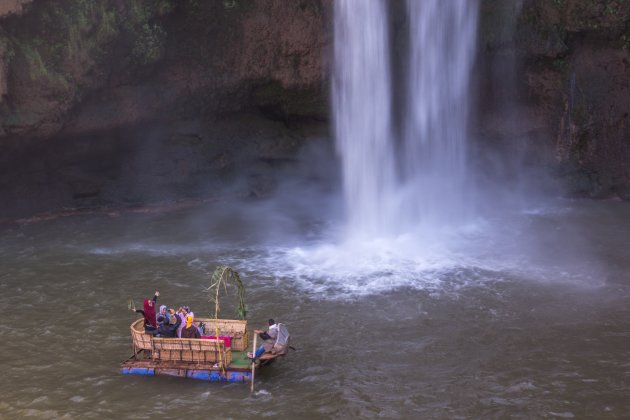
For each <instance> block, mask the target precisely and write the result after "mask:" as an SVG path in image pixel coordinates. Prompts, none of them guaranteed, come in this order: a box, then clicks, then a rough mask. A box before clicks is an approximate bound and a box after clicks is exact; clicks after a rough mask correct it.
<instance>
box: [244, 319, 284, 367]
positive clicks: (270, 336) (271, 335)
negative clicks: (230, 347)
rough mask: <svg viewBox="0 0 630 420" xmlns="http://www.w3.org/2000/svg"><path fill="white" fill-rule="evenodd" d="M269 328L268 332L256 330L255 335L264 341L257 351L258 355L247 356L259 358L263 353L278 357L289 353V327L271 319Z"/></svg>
mask: <svg viewBox="0 0 630 420" xmlns="http://www.w3.org/2000/svg"><path fill="white" fill-rule="evenodd" d="M268 324H269V328H268V329H267V331H263V330H254V333H256V334H258V336H259V337H260V338H261V339H262V340H264V343H263V345H262V346H260V347H258V348H257V349H256V354H252V353H251V352H250V353H248V354H247V356H248V357H249V358H258V357H260V356H261V355H262V354H263V353H271V354H274V355H277V356H282V355H284V354H286V353H287V351H289V339H290V338H291V335H290V334H289V330H288V329H287V327H286V326H285V325H284V324H282V323H278V324H276V321H274V320H273V318H272V319H269V322H268Z"/></svg>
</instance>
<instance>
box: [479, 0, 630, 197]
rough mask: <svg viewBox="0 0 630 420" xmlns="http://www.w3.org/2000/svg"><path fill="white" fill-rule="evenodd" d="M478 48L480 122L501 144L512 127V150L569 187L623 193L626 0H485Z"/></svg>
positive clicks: (628, 171)
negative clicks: (482, 70) (551, 171)
mask: <svg viewBox="0 0 630 420" xmlns="http://www.w3.org/2000/svg"><path fill="white" fill-rule="evenodd" d="M480 51H481V53H480V59H481V61H482V62H486V63H490V64H489V65H488V66H486V67H485V73H486V74H490V75H492V77H491V79H492V80H489V81H487V82H486V83H485V85H484V84H482V86H484V87H483V88H482V89H481V97H484V98H485V103H484V105H482V107H483V106H486V108H485V110H486V111H488V116H487V118H482V119H481V120H482V121H483V124H482V125H483V129H482V131H483V130H485V132H486V133H488V132H491V133H494V136H495V141H498V142H504V143H509V140H508V139H509V137H510V134H509V133H508V130H510V129H511V130H514V132H513V133H512V136H513V137H514V138H515V139H516V142H515V143H513V144H512V151H513V152H514V153H515V154H518V150H520V151H521V156H525V159H526V160H530V161H532V162H533V163H537V164H544V165H546V166H547V167H549V168H552V169H554V170H555V173H556V175H557V176H559V177H560V178H562V179H563V180H565V181H566V184H567V185H568V186H569V189H570V193H571V194H574V195H581V196H591V197H615V196H616V197H621V198H624V199H629V198H630V159H629V158H630V119H629V117H628V112H629V111H628V110H629V109H630V64H629V60H630V3H628V2H627V1H585V0H583V1H568V0H554V1H548V0H524V1H522V2H512V3H508V4H507V5H506V2H499V1H490V0H487V1H484V2H483V8H482V34H481V48H480ZM510 63H511V64H510ZM510 66H512V67H510ZM509 71H513V72H514V74H515V75H516V77H515V78H514V79H510V76H509V75H506V74H507V72H509ZM489 84H493V85H494V91H493V88H491V87H489V86H488V85H489ZM506 85H511V86H512V87H506ZM497 86H499V88H497ZM501 86H503V87H502V88H501ZM506 92H507V93H506ZM502 95H503V96H502ZM505 96H510V97H511V98H512V99H511V104H512V105H511V106H506V104H507V103H508V101H507V100H506V98H505ZM482 102H483V101H482ZM510 113H512V114H514V115H512V116H510V115H507V114H510ZM498 121H502V122H503V123H505V122H506V121H507V122H509V123H510V124H508V126H504V127H501V123H500V122H498ZM490 137H492V135H491V136H490ZM506 140H508V141H506ZM523 150H525V152H523Z"/></svg>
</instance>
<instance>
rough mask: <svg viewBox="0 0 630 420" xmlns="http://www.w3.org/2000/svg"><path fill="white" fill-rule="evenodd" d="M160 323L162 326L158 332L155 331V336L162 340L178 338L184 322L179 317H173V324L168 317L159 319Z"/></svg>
mask: <svg viewBox="0 0 630 420" xmlns="http://www.w3.org/2000/svg"><path fill="white" fill-rule="evenodd" d="M158 321H159V322H160V326H159V327H158V329H157V331H155V335H157V336H159V337H162V338H177V328H178V327H179V325H180V324H181V323H182V320H181V319H179V317H178V316H171V321H172V323H171V322H169V318H168V317H162V316H159V317H158Z"/></svg>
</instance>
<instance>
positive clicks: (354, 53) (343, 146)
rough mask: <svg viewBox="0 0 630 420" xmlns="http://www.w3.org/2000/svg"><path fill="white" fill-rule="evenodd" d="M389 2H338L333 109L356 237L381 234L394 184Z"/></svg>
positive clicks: (376, 0)
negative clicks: (386, 6) (386, 195)
mask: <svg viewBox="0 0 630 420" xmlns="http://www.w3.org/2000/svg"><path fill="white" fill-rule="evenodd" d="M385 5H386V2H385V1H384V0H359V1H356V0H338V1H335V50H334V51H335V69H334V87H333V101H334V104H333V108H334V110H335V130H336V138H337V148H338V152H339V154H340V156H341V159H342V166H343V180H344V191H345V197H346V202H347V205H348V211H349V230H350V232H351V233H350V234H351V235H352V236H356V235H360V236H367V237H373V236H381V235H382V234H383V233H384V231H383V230H384V229H385V228H386V227H387V225H388V224H389V222H390V218H391V215H390V214H389V213H388V208H389V203H388V201H387V200H386V199H385V194H386V193H388V192H390V191H392V189H393V188H395V183H394V179H393V147H392V143H391V141H392V138H391V137H392V136H391V91H392V89H391V86H390V84H391V80H390V72H389V41H388V26H387V13H386V8H385Z"/></svg>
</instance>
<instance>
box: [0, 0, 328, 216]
mask: <svg viewBox="0 0 630 420" xmlns="http://www.w3.org/2000/svg"><path fill="white" fill-rule="evenodd" d="M5 9H6V10H5ZM5 9H2V10H1V11H2V12H3V13H4V15H0V16H2V17H0V19H1V20H0V93H1V94H2V95H1V102H0V148H1V149H2V150H0V151H1V152H2V153H0V176H1V178H0V195H2V196H3V197H5V198H6V200H5V201H6V202H8V203H11V205H9V206H5V208H4V209H3V211H4V212H5V213H7V214H8V215H17V214H22V213H24V212H30V211H42V210H46V209H49V208H58V207H62V206H66V207H76V206H78V207H83V206H98V205H108V204H113V205H119V204H127V203H142V202H147V201H160V200H165V199H173V198H179V197H182V196H184V197H186V196H190V195H195V194H202V195H203V194H207V193H209V192H211V191H214V190H215V189H216V187H217V185H219V184H221V181H225V180H226V179H227V178H229V174H230V173H231V172H240V173H241V175H245V178H249V179H252V180H253V181H251V184H252V185H246V186H244V187H243V191H240V192H239V193H240V194H255V195H258V194H263V193H264V191H263V190H264V189H265V188H267V187H263V186H265V185H268V182H267V181H265V180H264V179H265V178H266V177H268V175H266V174H264V173H265V168H261V166H265V165H268V164H269V162H271V161H274V160H283V159H287V158H290V157H291V155H292V153H294V152H295V150H297V148H298V147H299V145H300V142H302V141H303V140H304V139H305V138H307V137H312V136H314V135H322V134H325V123H322V122H321V121H324V120H326V119H327V113H328V110H327V109H328V108H327V102H328V100H327V97H328V85H327V82H326V81H327V76H326V72H327V68H328V65H327V63H326V57H327V56H328V55H327V52H326V47H327V45H329V44H330V36H331V34H330V31H329V30H328V29H327V26H328V25H329V21H330V9H331V5H330V2H329V1H327V0H300V1H294V2H293V1H292V2H286V1H282V0H222V1H212V2H207V1H197V0H157V1H155V0H130V1H121V0H60V1H56V2H33V3H30V2H28V1H15V2H13V3H11V5H10V7H9V6H7V7H5ZM261 162H262V163H261ZM249 172H252V173H251V174H250V173H249ZM261 179H263V180H262V181H261ZM0 216H1V215H0Z"/></svg>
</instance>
